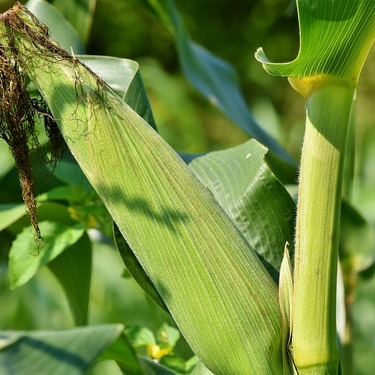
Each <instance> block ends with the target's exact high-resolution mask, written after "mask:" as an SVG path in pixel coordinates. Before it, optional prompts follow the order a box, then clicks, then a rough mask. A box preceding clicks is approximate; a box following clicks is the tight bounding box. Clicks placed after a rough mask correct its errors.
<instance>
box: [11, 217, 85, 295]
mask: <svg viewBox="0 0 375 375" xmlns="http://www.w3.org/2000/svg"><path fill="white" fill-rule="evenodd" d="M40 228H41V231H42V233H43V239H44V241H43V243H42V244H41V245H40V247H39V248H37V247H36V244H35V238H34V235H33V233H32V229H31V227H26V228H24V230H23V231H22V232H21V233H20V234H19V235H18V236H17V238H16V239H15V240H14V241H13V244H12V247H11V249H10V252H9V276H10V282H11V287H12V288H17V287H19V286H21V285H23V284H25V283H26V282H27V281H29V280H30V279H31V278H32V277H33V276H34V275H35V274H36V272H37V271H38V270H39V269H40V268H41V267H43V266H44V265H46V264H47V263H48V262H50V261H51V260H52V259H54V258H56V257H57V256H58V255H59V254H60V253H62V252H63V251H64V250H65V249H66V248H68V247H69V246H71V245H73V244H74V243H76V242H77V241H78V240H79V238H81V237H82V235H83V233H84V229H83V228H82V226H81V225H78V226H77V225H76V226H66V225H63V224H60V223H56V222H49V221H43V222H41V223H40Z"/></svg>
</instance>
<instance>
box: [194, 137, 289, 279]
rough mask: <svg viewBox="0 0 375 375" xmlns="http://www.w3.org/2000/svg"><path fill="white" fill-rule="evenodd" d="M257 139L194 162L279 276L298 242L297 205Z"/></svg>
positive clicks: (218, 198) (267, 264)
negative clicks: (288, 250)
mask: <svg viewBox="0 0 375 375" xmlns="http://www.w3.org/2000/svg"><path fill="white" fill-rule="evenodd" d="M266 152H267V149H266V148H265V147H264V146H262V145H260V144H259V143H258V142H257V141H256V140H250V141H248V142H247V143H244V144H242V145H240V146H237V147H234V148H231V149H227V150H223V151H217V152H211V153H208V154H206V155H204V156H201V157H197V158H195V159H194V160H193V161H191V162H190V163H189V167H190V168H191V169H192V170H193V171H194V173H195V174H196V175H197V176H198V177H199V179H200V180H201V181H202V183H203V184H204V185H205V186H206V187H207V188H208V190H209V191H210V192H211V193H212V194H213V195H214V197H215V199H216V200H217V201H218V202H219V203H220V205H221V206H222V207H223V208H224V209H225V211H226V212H227V214H228V215H229V217H231V219H232V220H233V221H234V222H235V223H236V225H237V227H238V228H239V230H240V231H241V233H242V234H243V235H244V237H245V238H246V240H247V241H248V242H249V244H250V245H251V246H252V247H253V248H254V249H256V251H257V253H258V254H259V255H260V256H261V257H262V258H263V259H264V261H265V264H266V267H267V268H268V269H269V271H270V273H271V274H272V275H273V277H275V279H277V278H278V276H277V274H278V271H279V269H280V265H281V260H282V258H283V251H284V246H285V244H286V243H287V242H288V243H290V244H292V243H293V231H294V220H295V219H294V214H295V204H294V202H293V200H292V198H291V197H290V195H289V194H288V192H287V191H286V190H285V188H284V187H283V185H282V184H281V183H280V182H279V181H278V180H277V179H276V178H275V176H274V175H273V174H272V172H271V171H270V170H269V169H268V167H267V164H266V163H265V161H264V157H265V154H266Z"/></svg>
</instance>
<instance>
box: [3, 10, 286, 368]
mask: <svg viewBox="0 0 375 375" xmlns="http://www.w3.org/2000/svg"><path fill="white" fill-rule="evenodd" d="M4 17H5V19H8V20H9V21H11V22H7V23H6V24H1V23H0V33H1V34H2V39H6V38H11V42H12V43H14V45H15V47H16V48H17V49H18V51H17V59H19V60H20V61H19V62H20V64H22V66H23V67H24V69H25V71H27V73H28V75H29V76H30V78H31V80H32V81H33V82H34V84H35V85H36V86H37V88H38V90H39V91H40V92H41V93H42V95H43V97H44V99H45V100H46V102H47V103H48V105H49V107H50V110H51V112H52V113H53V115H54V117H55V119H56V121H57V122H58V124H59V127H60V130H61V132H62V134H63V136H64V138H65V140H66V142H67V143H68V145H69V147H70V149H71V151H72V154H73V155H74V157H75V158H76V159H77V161H78V163H79V164H80V166H81V168H82V170H83V171H84V172H85V174H86V176H87V177H88V179H89V181H90V183H91V184H92V185H93V187H94V188H95V189H96V191H97V192H98V194H99V196H100V197H101V199H102V200H103V202H104V204H105V205H106V207H107V209H108V210H109V212H110V213H111V215H112V217H113V218H114V220H115V222H116V224H117V225H118V227H119V229H120V231H121V233H122V234H123V235H124V237H125V238H126V240H127V242H128V243H129V245H130V247H131V249H132V250H133V251H134V253H135V254H136V256H137V259H138V260H139V262H140V263H141V265H142V267H144V269H145V271H146V273H147V275H148V276H149V278H150V279H151V281H152V282H153V283H154V285H155V287H156V289H157V290H158V292H159V294H160V295H161V297H162V298H163V300H164V302H165V304H166V305H167V307H168V309H169V311H170V312H171V313H172V315H173V317H174V319H175V320H176V322H177V324H178V325H179V328H180V329H181V331H182V333H183V335H184V336H185V338H186V339H187V341H188V342H189V344H190V345H191V347H192V349H193V350H194V351H195V352H196V354H197V355H198V356H199V357H200V358H201V359H202V361H203V362H204V363H205V365H206V366H207V367H208V368H210V369H211V370H212V371H213V372H216V373H267V372H268V373H279V372H280V371H282V370H281V368H282V358H281V357H282V356H281V339H282V338H281V322H280V311H279V305H278V297H277V288H276V285H275V283H274V282H273V280H272V279H271V278H270V277H269V275H268V274H267V272H266V271H265V270H264V268H263V266H262V264H261V262H260V261H259V260H258V257H257V255H256V253H255V252H254V251H253V250H252V249H251V248H250V247H249V246H248V244H247V243H246V241H244V239H243V237H242V236H241V235H240V234H239V233H238V231H237V228H236V227H235V225H234V224H233V223H232V222H231V221H230V220H229V218H228V217H227V215H226V214H225V213H224V211H223V210H222V209H221V207H220V206H219V205H218V204H217V203H216V201H215V200H214V199H213V197H212V195H211V194H210V193H209V192H208V190H207V189H206V188H204V187H203V186H202V184H201V183H200V182H199V181H198V180H197V179H196V178H195V177H194V176H193V175H192V173H191V172H190V171H189V169H188V168H187V167H186V165H185V164H184V163H183V162H182V161H181V159H180V158H179V157H178V156H177V155H176V154H175V152H174V151H173V150H171V149H170V147H168V145H166V143H165V142H164V141H163V140H162V139H161V138H160V137H159V136H158V134H157V133H155V131H154V130H153V129H152V128H150V127H149V126H148V124H147V123H145V121H144V120H143V119H142V118H141V117H139V116H138V115H137V114H136V113H135V112H134V111H133V110H132V109H131V108H130V107H129V106H127V105H126V104H125V103H124V102H123V101H122V100H121V98H119V97H118V96H117V95H116V94H115V93H114V92H113V91H112V90H111V89H110V88H109V87H108V86H106V85H105V84H104V83H103V82H102V81H101V80H100V79H99V78H98V77H97V76H94V75H93V74H92V72H91V71H88V70H87V69H86V68H85V67H84V66H82V65H81V64H80V63H79V61H78V60H76V59H75V58H71V57H69V56H68V55H66V54H65V53H64V52H63V51H57V50H56V48H55V47H54V48H53V49H52V50H51V49H50V44H49V42H48V40H47V39H46V36H45V33H44V30H43V29H40V28H39V27H38V25H37V24H36V23H35V21H33V19H32V17H31V16H30V15H29V14H28V13H26V11H25V10H24V9H23V8H22V7H21V6H20V5H18V6H17V8H16V12H12V11H9V12H8V14H5V15H3V18H4ZM24 22H26V23H28V24H29V26H30V28H31V29H32V30H33V31H35V32H37V33H38V40H35V38H33V36H32V35H30V33H28V30H29V29H27V28H25V27H24V26H23V23H24ZM9 28H12V33H9ZM30 39H33V40H32V41H31V40H30ZM13 50H14V49H13ZM41 51H43V53H41ZM30 53H32V56H33V59H30V58H29V57H30V55H29V54H30ZM6 54H10V55H11V50H9V49H6ZM47 77H48V80H47V79H46V78H47ZM207 316H209V317H210V319H209V321H207ZM212 332H215V335H212Z"/></svg>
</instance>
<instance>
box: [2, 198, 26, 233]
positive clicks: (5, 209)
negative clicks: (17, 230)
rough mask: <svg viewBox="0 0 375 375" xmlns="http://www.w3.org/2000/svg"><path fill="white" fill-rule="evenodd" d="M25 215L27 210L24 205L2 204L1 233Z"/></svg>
mask: <svg viewBox="0 0 375 375" xmlns="http://www.w3.org/2000/svg"><path fill="white" fill-rule="evenodd" d="M25 215H26V209H25V205H24V204H23V203H13V204H12V203H9V204H0V231H2V230H4V229H5V228H7V227H9V226H10V225H11V224H13V223H15V222H16V221H17V220H18V219H20V218H21V217H23V216H25Z"/></svg>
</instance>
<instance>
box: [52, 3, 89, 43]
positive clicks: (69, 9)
mask: <svg viewBox="0 0 375 375" xmlns="http://www.w3.org/2000/svg"><path fill="white" fill-rule="evenodd" d="M52 2H53V4H54V5H55V7H56V8H57V9H59V10H60V12H61V13H62V14H63V15H64V17H65V18H66V19H67V20H68V21H69V22H70V24H71V25H73V27H74V29H75V30H77V32H78V35H79V36H80V38H81V40H82V42H83V43H84V44H85V45H86V44H87V42H88V40H89V37H90V32H91V26H92V23H93V19H94V14H95V7H96V0H79V1H77V0H53V1H52Z"/></svg>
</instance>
